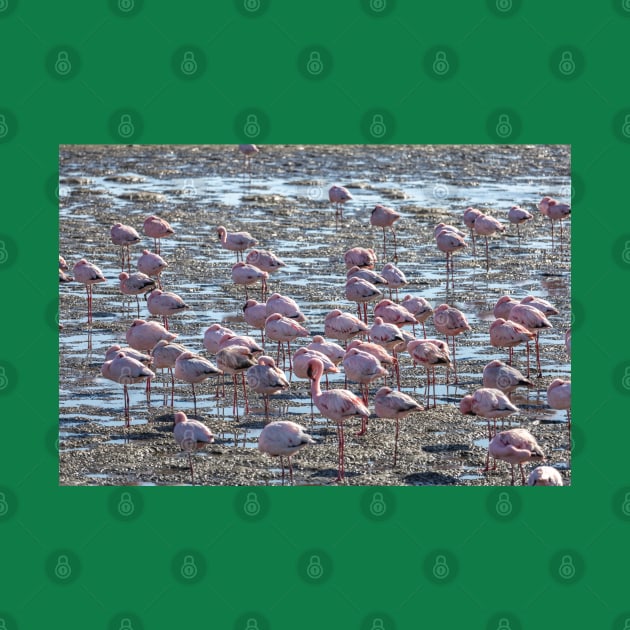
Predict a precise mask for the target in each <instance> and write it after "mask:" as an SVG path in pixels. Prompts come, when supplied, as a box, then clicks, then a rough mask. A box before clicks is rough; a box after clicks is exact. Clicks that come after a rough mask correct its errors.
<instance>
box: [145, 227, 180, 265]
mask: <svg viewBox="0 0 630 630" xmlns="http://www.w3.org/2000/svg"><path fill="white" fill-rule="evenodd" d="M144 233H145V234H146V235H147V236H148V237H149V238H152V239H153V245H154V247H155V253H156V254H159V253H160V239H162V238H167V237H169V236H173V234H175V230H174V229H173V228H172V227H171V226H170V224H169V222H168V221H166V220H164V219H161V218H160V217H156V216H155V215H151V216H150V217H147V218H146V219H145V220H144ZM147 275H150V274H147Z"/></svg>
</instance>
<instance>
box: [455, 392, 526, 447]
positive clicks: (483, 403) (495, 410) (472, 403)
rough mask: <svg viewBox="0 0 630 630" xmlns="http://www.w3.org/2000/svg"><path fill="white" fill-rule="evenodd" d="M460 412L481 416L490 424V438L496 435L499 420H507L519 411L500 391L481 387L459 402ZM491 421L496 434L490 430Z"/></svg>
mask: <svg viewBox="0 0 630 630" xmlns="http://www.w3.org/2000/svg"><path fill="white" fill-rule="evenodd" d="M459 410H460V411H461V412H462V414H464V415H465V416H466V415H468V416H479V417H480V418H485V419H486V420H487V422H488V438H492V436H493V435H494V434H495V433H496V430H497V418H501V419H502V420H503V418H507V417H508V416H511V415H512V414H513V413H518V411H519V409H518V407H517V406H516V405H514V404H512V402H511V401H510V399H509V398H508V397H507V396H506V395H505V394H504V393H503V392H502V391H501V390H498V389H493V388H490V387H481V388H479V389H478V390H477V391H475V392H474V393H473V394H467V395H466V396H464V397H463V398H462V399H461V400H460V401H459ZM490 420H492V421H493V424H494V433H493V432H492V430H491V429H490Z"/></svg>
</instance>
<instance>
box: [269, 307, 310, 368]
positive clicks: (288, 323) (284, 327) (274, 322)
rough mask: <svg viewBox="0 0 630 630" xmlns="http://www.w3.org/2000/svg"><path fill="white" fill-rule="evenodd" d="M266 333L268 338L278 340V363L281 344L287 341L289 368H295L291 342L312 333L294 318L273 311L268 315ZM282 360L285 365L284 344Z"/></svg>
mask: <svg viewBox="0 0 630 630" xmlns="http://www.w3.org/2000/svg"><path fill="white" fill-rule="evenodd" d="M265 335H267V338H268V339H271V340H272V341H277V342H278V359H277V360H278V363H280V345H281V344H283V343H284V342H285V341H286V344H287V354H288V356H289V370H291V369H293V365H292V363H291V342H292V341H295V340H296V339H298V338H299V337H309V336H310V333H309V332H308V330H306V328H304V326H300V324H298V322H296V321H295V320H294V319H289V318H288V317H284V316H283V315H280V313H273V314H272V315H269V317H267V320H266V321H265ZM282 350H283V354H282V362H283V365H284V361H285V355H284V346H283V347H282Z"/></svg>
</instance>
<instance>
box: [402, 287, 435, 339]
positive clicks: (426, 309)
mask: <svg viewBox="0 0 630 630" xmlns="http://www.w3.org/2000/svg"><path fill="white" fill-rule="evenodd" d="M400 305H401V306H404V307H405V308H406V309H407V310H408V311H409V312H410V313H411V314H412V315H413V316H414V318H415V320H416V324H422V336H423V337H424V338H425V339H426V338H427V331H426V330H425V328H424V323H425V322H426V321H427V319H429V317H431V315H433V308H432V307H431V305H430V304H429V302H427V301H426V300H425V299H424V298H423V297H419V296H412V295H405V297H404V298H403V300H402V302H401V303H400ZM413 334H414V335H415V334H416V327H415V325H413Z"/></svg>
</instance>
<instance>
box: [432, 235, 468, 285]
mask: <svg viewBox="0 0 630 630" xmlns="http://www.w3.org/2000/svg"><path fill="white" fill-rule="evenodd" d="M435 243H436V245H437V246H438V249H439V250H440V251H442V252H444V253H445V254H446V290H447V291H448V277H449V268H450V272H451V273H450V276H451V288H452V289H453V291H454V290H455V272H454V265H453V254H454V253H455V252H458V251H461V250H463V249H464V248H465V247H466V241H465V240H464V237H463V236H460V235H459V234H456V233H455V232H451V231H450V230H446V229H442V230H440V231H439V232H438V233H437V235H436V237H435Z"/></svg>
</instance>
